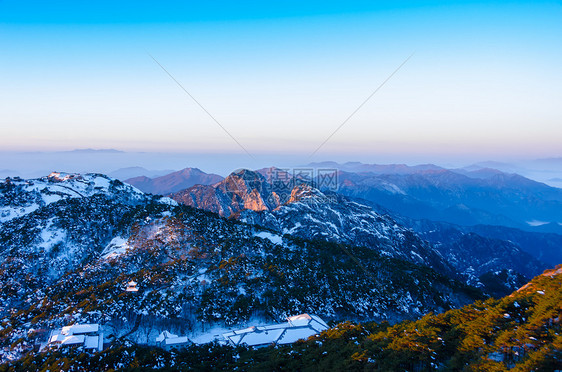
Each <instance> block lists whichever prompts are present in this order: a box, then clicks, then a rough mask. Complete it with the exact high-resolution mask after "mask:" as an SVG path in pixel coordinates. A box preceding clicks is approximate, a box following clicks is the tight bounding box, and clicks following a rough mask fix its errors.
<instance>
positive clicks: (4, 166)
mask: <svg viewBox="0 0 562 372" xmlns="http://www.w3.org/2000/svg"><path fill="white" fill-rule="evenodd" d="M332 156H333V157H332V158H326V159H324V160H325V161H329V163H324V162H313V161H312V158H311V157H310V156H308V155H302V154H301V155H299V154H295V155H280V154H255V155H254V157H253V158H250V157H249V156H248V155H246V154H240V153H230V154H229V153H166V152H125V151H117V150H111V149H109V150H75V151H64V152H0V177H7V176H21V177H24V178H34V177H40V176H45V175H47V174H49V173H50V172H52V171H65V172H77V173H85V172H91V173H103V174H108V175H110V176H114V177H117V178H120V179H127V178H132V177H137V176H147V177H151V178H153V177H158V176H163V175H166V174H169V173H171V172H173V171H178V170H181V169H184V168H191V167H192V168H200V169H201V170H202V171H204V172H206V173H216V174H219V175H221V176H223V177H226V176H227V175H228V174H230V172H232V171H234V170H236V169H240V168H246V169H254V170H255V169H260V168H264V167H270V166H276V167H280V168H298V167H313V168H321V167H332V168H338V169H349V166H345V165H343V164H344V163H347V162H357V161H360V162H362V163H365V164H407V165H410V166H413V165H418V164H435V165H437V166H441V167H444V168H449V169H455V168H464V167H467V170H476V169H482V168H492V169H498V170H501V171H503V172H507V173H518V174H521V175H523V176H525V177H528V178H531V179H534V180H537V181H540V182H545V183H547V184H549V185H551V186H555V187H562V179H561V178H560V177H561V176H562V157H560V158H548V159H516V158H514V159H510V158H504V159H503V161H485V160H483V159H482V158H478V157H473V158H469V157H452V156H450V157H437V156H435V157H431V156H427V155H426V156H421V155H410V156H408V155H406V154H404V155H386V154H380V155H362V156H357V155H353V154H352V155H347V156H346V155H341V154H340V155H337V154H334V155H332ZM333 162H337V163H336V164H332V163H333ZM338 163H339V164H338ZM326 164H327V165H326ZM357 170H360V167H359V168H357Z"/></svg>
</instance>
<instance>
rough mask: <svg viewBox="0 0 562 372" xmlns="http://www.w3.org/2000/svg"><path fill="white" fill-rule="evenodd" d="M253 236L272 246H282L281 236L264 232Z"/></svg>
mask: <svg viewBox="0 0 562 372" xmlns="http://www.w3.org/2000/svg"><path fill="white" fill-rule="evenodd" d="M254 236H255V237H258V238H262V239H268V240H269V241H270V242H272V243H273V244H283V238H282V237H281V236H279V235H276V234H272V233H269V232H266V231H262V232H259V233H257V234H254Z"/></svg>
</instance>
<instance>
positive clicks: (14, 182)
mask: <svg viewBox="0 0 562 372" xmlns="http://www.w3.org/2000/svg"><path fill="white" fill-rule="evenodd" d="M109 191H111V193H112V194H115V195H121V196H125V195H126V197H127V198H128V199H129V200H128V202H135V201H140V200H144V199H145V196H144V194H143V193H142V192H141V191H139V190H137V189H135V188H134V187H131V186H127V185H125V184H123V183H121V182H120V181H117V180H113V179H111V178H109V177H107V176H104V175H100V174H85V175H80V174H71V173H60V172H53V173H51V174H50V175H48V176H47V177H43V178H39V179H34V180H23V179H21V178H19V177H16V178H7V179H6V180H5V181H4V182H2V183H1V184H0V192H1V194H0V223H4V222H7V221H10V220H12V219H14V218H17V217H21V216H25V215H27V214H29V213H32V212H34V211H36V210H38V209H39V208H41V207H45V206H47V205H49V204H52V203H54V202H57V201H60V200H66V199H73V198H86V197H91V196H93V195H107V194H108V193H109Z"/></svg>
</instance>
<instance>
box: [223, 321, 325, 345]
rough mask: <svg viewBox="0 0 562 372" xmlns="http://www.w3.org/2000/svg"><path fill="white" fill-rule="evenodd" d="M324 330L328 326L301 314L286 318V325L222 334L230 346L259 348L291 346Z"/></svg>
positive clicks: (255, 327)
mask: <svg viewBox="0 0 562 372" xmlns="http://www.w3.org/2000/svg"><path fill="white" fill-rule="evenodd" d="M326 329H328V325H327V324H326V323H325V322H324V321H323V320H322V319H321V318H319V317H318V316H316V315H309V314H301V315H295V316H291V317H288V318H287V322H286V323H281V324H275V325H267V326H254V327H249V328H244V329H239V330H235V331H230V332H227V333H223V337H224V339H225V340H226V342H227V343H228V344H230V345H232V346H238V345H247V346H252V347H261V346H268V345H272V344H276V345H285V344H292V343H293V342H296V341H297V340H301V339H307V338H308V337H310V336H314V335H317V334H319V333H320V332H322V331H324V330H326Z"/></svg>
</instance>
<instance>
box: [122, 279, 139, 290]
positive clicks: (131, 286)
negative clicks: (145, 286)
mask: <svg viewBox="0 0 562 372" xmlns="http://www.w3.org/2000/svg"><path fill="white" fill-rule="evenodd" d="M125 291H126V292H138V291H139V289H138V288H137V282H135V281H132V280H131V281H130V282H129V283H127V288H125Z"/></svg>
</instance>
